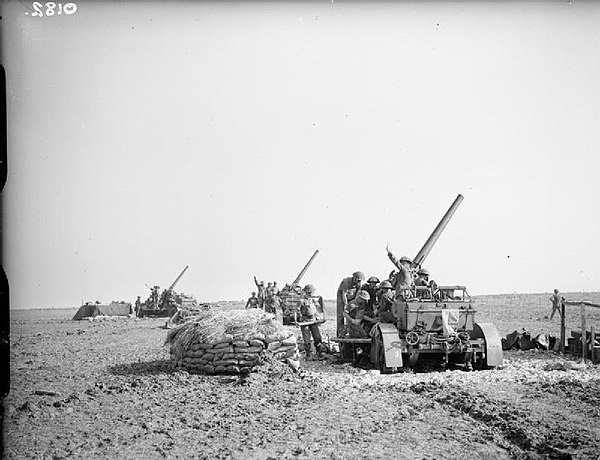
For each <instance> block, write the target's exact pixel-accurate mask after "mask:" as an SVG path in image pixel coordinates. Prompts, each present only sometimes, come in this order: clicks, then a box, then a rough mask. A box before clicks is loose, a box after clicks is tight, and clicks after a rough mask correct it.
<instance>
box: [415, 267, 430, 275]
mask: <svg viewBox="0 0 600 460" xmlns="http://www.w3.org/2000/svg"><path fill="white" fill-rule="evenodd" d="M417 273H418V274H419V275H427V276H429V270H427V269H426V268H420V269H419V271H418V272H417Z"/></svg>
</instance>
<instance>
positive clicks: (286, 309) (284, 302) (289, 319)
mask: <svg viewBox="0 0 600 460" xmlns="http://www.w3.org/2000/svg"><path fill="white" fill-rule="evenodd" d="M318 253H319V250H318V249H317V250H315V252H314V254H313V255H312V256H311V258H310V259H309V260H308V262H307V263H306V265H305V266H304V268H303V269H302V270H301V271H300V273H298V276H296V279H294V281H292V283H291V284H287V285H286V286H284V288H283V289H282V290H281V291H279V295H278V297H279V299H280V302H281V310H282V312H283V317H282V320H283V324H294V323H295V321H296V317H297V316H299V311H300V299H301V298H302V287H301V286H300V280H302V277H303V276H304V275H305V274H306V271H307V270H308V268H309V267H310V266H311V265H312V263H313V261H314V260H315V257H317V254H318Z"/></svg>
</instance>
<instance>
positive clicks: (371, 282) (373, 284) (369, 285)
mask: <svg viewBox="0 0 600 460" xmlns="http://www.w3.org/2000/svg"><path fill="white" fill-rule="evenodd" d="M378 285H379V278H377V277H376V276H371V277H370V278H369V279H368V280H367V282H366V284H365V285H364V286H363V287H362V288H363V289H364V290H365V291H367V292H368V293H369V296H371V298H370V299H369V304H368V310H369V311H370V312H371V314H374V313H373V310H374V308H375V304H376V303H377V287H378Z"/></svg>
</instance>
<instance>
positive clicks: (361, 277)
mask: <svg viewBox="0 0 600 460" xmlns="http://www.w3.org/2000/svg"><path fill="white" fill-rule="evenodd" d="M352 278H356V279H358V280H361V281H364V280H365V279H366V276H365V274H364V273H363V272H354V273H352Z"/></svg>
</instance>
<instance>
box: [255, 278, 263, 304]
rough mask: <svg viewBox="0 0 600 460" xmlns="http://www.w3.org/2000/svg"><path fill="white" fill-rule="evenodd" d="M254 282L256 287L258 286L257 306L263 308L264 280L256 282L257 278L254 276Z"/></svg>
mask: <svg viewBox="0 0 600 460" xmlns="http://www.w3.org/2000/svg"><path fill="white" fill-rule="evenodd" d="M254 284H256V287H257V288H258V308H260V309H264V308H265V297H266V295H265V282H264V281H261V282H260V283H259V282H258V280H257V279H256V276H255V277H254Z"/></svg>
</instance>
